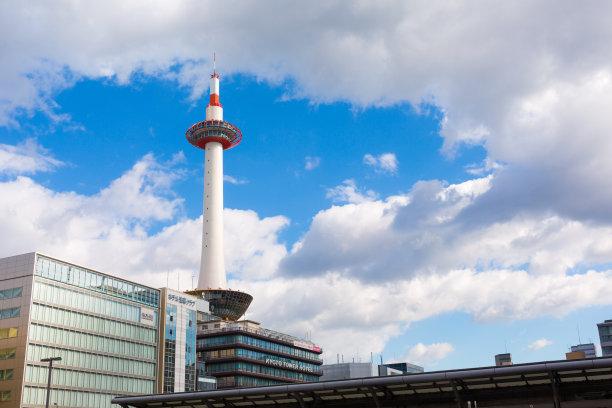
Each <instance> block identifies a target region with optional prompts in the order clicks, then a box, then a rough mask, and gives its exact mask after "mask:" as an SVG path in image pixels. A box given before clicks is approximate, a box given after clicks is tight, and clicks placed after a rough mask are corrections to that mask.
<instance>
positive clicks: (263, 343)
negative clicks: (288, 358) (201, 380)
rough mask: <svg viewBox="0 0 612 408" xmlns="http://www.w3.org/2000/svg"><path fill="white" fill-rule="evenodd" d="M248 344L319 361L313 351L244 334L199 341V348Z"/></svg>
mask: <svg viewBox="0 0 612 408" xmlns="http://www.w3.org/2000/svg"><path fill="white" fill-rule="evenodd" d="M234 343H238V344H248V345H250V346H255V347H259V348H263V349H266V350H271V351H276V352H279V353H283V354H289V355H292V356H296V357H302V358H307V359H309V360H319V355H318V354H316V353H313V352H311V351H307V350H302V349H300V348H297V347H291V346H287V345H284V344H278V343H273V342H271V341H267V340H262V339H258V338H255V337H250V336H246V335H242V334H236V335H230V336H219V337H207V338H201V339H198V343H197V346H198V348H203V347H210V346H216V345H220V344H234Z"/></svg>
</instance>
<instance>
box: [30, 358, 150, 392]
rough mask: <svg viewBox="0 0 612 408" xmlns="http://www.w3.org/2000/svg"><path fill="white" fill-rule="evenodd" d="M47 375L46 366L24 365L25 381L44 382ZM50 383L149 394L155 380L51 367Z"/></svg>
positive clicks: (60, 385)
mask: <svg viewBox="0 0 612 408" xmlns="http://www.w3.org/2000/svg"><path fill="white" fill-rule="evenodd" d="M48 375H49V368H48V367H47V366H33V365H29V364H28V365H27V366H26V373H25V381H27V382H30V383H38V384H46V383H47V379H48ZM52 377H53V378H52V380H51V381H52V383H53V384H54V386H59V387H79V388H93V389H98V390H104V391H112V392H122V393H123V392H134V393H140V394H151V393H153V392H154V391H155V390H154V389H153V387H154V386H155V380H154V379H151V380H148V379H144V378H133V377H123V376H118V375H111V374H101V373H91V372H84V371H76V370H68V369H65V368H60V367H57V368H56V367H55V366H54V367H53V373H52Z"/></svg>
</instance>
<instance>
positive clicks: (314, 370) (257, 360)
mask: <svg viewBox="0 0 612 408" xmlns="http://www.w3.org/2000/svg"><path fill="white" fill-rule="evenodd" d="M197 337H198V340H197V360H198V361H201V362H204V363H205V364H206V366H205V373H206V375H208V376H212V377H216V378H217V387H218V388H219V389H227V388H240V387H258V386H263V385H278V384H287V383H303V382H313V381H319V377H320V376H321V375H322V372H321V368H320V367H321V364H323V362H322V361H321V353H322V350H321V348H320V347H318V346H317V345H315V344H314V343H312V342H311V341H309V340H304V339H299V338H297V337H293V336H290V335H287V334H283V333H279V332H276V331H273V330H269V329H264V328H262V327H260V325H259V323H257V322H254V321H251V320H239V321H230V320H216V321H215V320H212V321H208V322H202V323H200V322H198V332H197Z"/></svg>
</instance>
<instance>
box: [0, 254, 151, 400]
mask: <svg viewBox="0 0 612 408" xmlns="http://www.w3.org/2000/svg"><path fill="white" fill-rule="evenodd" d="M159 303H160V293H159V290H157V289H154V288H150V287H147V286H144V285H139V284H136V283H133V282H129V281H127V280H124V279H119V278H116V277H112V276H110V275H106V274H103V273H100V272H96V271H93V270H90V269H87V268H84V267H81V266H77V265H74V264H71V263H68V262H64V261H60V260H57V259H53V258H50V257H47V256H44V255H41V254H38V253H29V254H24V255H18V256H12V257H8V258H2V259H0V314H1V315H2V319H0V334H1V336H0V373H1V377H2V380H0V399H1V400H2V406H5V407H40V406H44V404H45V398H46V387H47V375H48V364H47V363H44V362H41V359H44V358H49V357H61V361H56V362H55V363H54V364H53V378H52V384H53V389H52V392H51V397H50V403H51V405H52V406H53V405H54V404H57V405H58V406H73V407H102V406H110V401H111V399H112V398H113V397H115V396H117V395H140V394H151V393H153V392H155V391H156V382H157V379H156V373H157V353H158V349H157V342H158V318H159V310H160V309H159Z"/></svg>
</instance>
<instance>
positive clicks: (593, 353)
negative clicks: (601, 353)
mask: <svg viewBox="0 0 612 408" xmlns="http://www.w3.org/2000/svg"><path fill="white" fill-rule="evenodd" d="M577 351H582V352H584V357H583V358H595V357H597V350H596V349H595V344H593V343H587V344H578V345H576V346H572V353H574V352H577Z"/></svg>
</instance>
